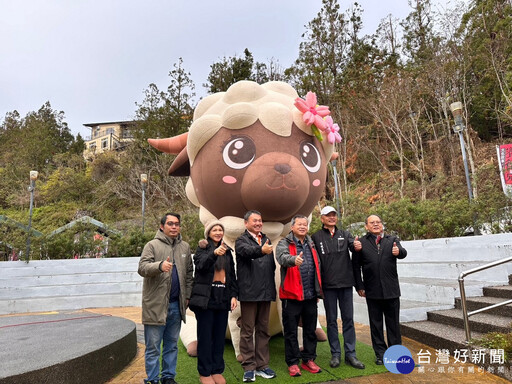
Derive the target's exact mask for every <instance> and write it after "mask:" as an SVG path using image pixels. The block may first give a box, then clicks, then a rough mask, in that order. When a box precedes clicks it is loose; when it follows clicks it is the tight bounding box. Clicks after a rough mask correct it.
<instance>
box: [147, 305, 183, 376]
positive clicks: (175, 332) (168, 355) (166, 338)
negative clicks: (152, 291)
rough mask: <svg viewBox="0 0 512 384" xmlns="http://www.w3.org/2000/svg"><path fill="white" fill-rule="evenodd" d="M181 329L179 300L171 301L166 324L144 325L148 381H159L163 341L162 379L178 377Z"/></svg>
mask: <svg viewBox="0 0 512 384" xmlns="http://www.w3.org/2000/svg"><path fill="white" fill-rule="evenodd" d="M180 329H181V314H180V304H179V301H175V302H172V303H169V309H168V311H167V321H166V323H165V325H144V340H145V343H146V353H145V364H146V375H147V376H148V378H147V380H146V381H158V380H159V377H158V376H159V373H160V346H161V344H162V341H163V343H164V345H163V353H162V377H161V378H162V380H163V379H174V378H175V377H176V363H177V360H178V338H179V336H180Z"/></svg>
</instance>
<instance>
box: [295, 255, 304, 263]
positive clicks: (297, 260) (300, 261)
mask: <svg viewBox="0 0 512 384" xmlns="http://www.w3.org/2000/svg"><path fill="white" fill-rule="evenodd" d="M302 254H303V253H302V252H301V253H299V255H298V256H296V257H295V265H296V266H297V267H300V266H301V265H302V263H303V262H304V259H303V258H302Z"/></svg>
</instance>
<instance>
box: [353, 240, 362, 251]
mask: <svg viewBox="0 0 512 384" xmlns="http://www.w3.org/2000/svg"><path fill="white" fill-rule="evenodd" d="M361 249H363V244H361V242H360V241H359V236H356V238H355V240H354V250H355V251H356V252H359V251H360V250H361Z"/></svg>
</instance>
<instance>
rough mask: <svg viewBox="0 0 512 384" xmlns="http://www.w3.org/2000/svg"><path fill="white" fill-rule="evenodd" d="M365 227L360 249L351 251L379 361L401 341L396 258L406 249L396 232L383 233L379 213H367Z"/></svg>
mask: <svg viewBox="0 0 512 384" xmlns="http://www.w3.org/2000/svg"><path fill="white" fill-rule="evenodd" d="M365 228H366V230H367V231H368V233H367V234H366V235H365V236H363V237H362V238H361V240H360V241H361V249H360V250H358V251H357V252H356V253H355V254H354V258H353V260H352V264H353V266H354V276H355V278H356V289H357V293H358V294H359V296H361V297H366V304H367V306H368V317H369V319H370V330H371V336H372V346H373V350H374V351H375V356H376V360H375V363H376V364H377V365H382V364H383V361H382V358H383V356H384V352H386V349H387V348H388V347H391V346H392V345H396V344H402V336H401V334H400V284H399V282H398V272H397V267H396V260H397V259H403V258H405V257H406V256H407V251H406V250H405V249H404V248H402V246H401V245H400V241H399V239H398V238H397V237H396V236H390V235H386V234H384V233H383V230H384V227H383V225H382V220H381V218H380V217H379V216H377V215H370V216H368V217H367V218H366V220H365ZM361 269H362V272H363V278H362V279H361ZM383 317H384V319H385V321H386V331H387V341H388V344H387V345H386V342H385V341H384V327H383V321H382V319H383Z"/></svg>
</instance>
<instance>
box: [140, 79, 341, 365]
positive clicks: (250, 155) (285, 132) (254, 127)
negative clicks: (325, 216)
mask: <svg viewBox="0 0 512 384" xmlns="http://www.w3.org/2000/svg"><path fill="white" fill-rule="evenodd" d="M329 113H330V112H329V109H328V108H327V107H325V106H318V105H317V101H316V95H315V94H314V93H312V92H309V93H308V95H307V97H306V99H305V100H303V99H300V98H299V97H298V95H297V92H296V91H295V90H294V89H293V88H292V87H291V86H290V85H288V84H286V83H284V82H278V81H273V82H268V83H265V84H262V85H259V84H257V83H255V82H252V81H240V82H237V83H235V84H233V85H232V86H231V87H229V89H228V90H227V91H226V92H219V93H215V94H213V95H210V96H207V97H205V98H204V99H202V100H201V101H200V103H199V104H198V105H197V107H196V109H195V111H194V117H193V123H192V125H191V126H190V128H189V132H187V133H184V134H182V135H180V136H176V137H173V138H169V139H149V143H150V144H151V145H152V146H153V147H155V148H156V149H158V150H160V151H163V152H167V153H172V154H175V155H177V157H176V159H175V160H174V162H173V163H172V165H171V167H170V169H169V174H170V175H171V176H190V178H189V179H188V182H187V185H186V193H187V197H188V198H189V199H190V201H191V202H192V203H193V204H194V205H196V206H198V207H199V217H200V220H201V222H202V223H203V224H204V225H207V224H208V223H209V222H210V221H211V220H220V221H221V222H222V224H223V225H224V228H225V233H224V241H225V243H226V244H227V245H229V246H230V247H231V248H234V244H235V240H236V238H237V237H238V236H240V234H241V233H242V232H243V231H244V230H245V225H244V220H243V216H244V214H245V213H246V212H247V211H248V210H257V211H259V212H261V214H262V217H263V221H264V225H263V232H264V233H265V234H266V235H267V236H268V237H269V238H270V239H271V241H272V243H273V244H277V242H278V241H279V240H280V239H282V238H283V237H284V236H286V235H287V234H288V232H289V231H290V226H289V222H290V220H291V218H292V217H293V216H294V215H296V214H303V215H306V216H307V215H310V214H311V212H312V211H313V209H314V207H315V205H316V204H317V202H318V200H319V199H320V197H321V195H322V193H323V190H324V186H325V181H326V177H327V162H328V161H329V160H330V158H331V156H332V155H333V152H334V143H335V142H337V141H340V140H341V137H340V135H339V133H338V130H339V127H338V126H337V125H336V124H333V121H332V118H331V117H330V116H328V115H329ZM235 251H236V250H235ZM276 272H277V273H276V286H279V283H280V281H279V280H280V277H279V272H278V269H277V270H276ZM239 308H240V306H238V308H237V310H236V311H234V312H233V313H231V314H230V317H229V320H228V330H227V336H230V337H231V340H232V342H233V346H234V349H235V353H236V356H237V357H239V354H240V352H239V347H238V342H239V338H240V330H239V327H238V326H237V319H238V318H239V317H240V313H239V311H240V310H239ZM280 311H281V307H280V305H274V304H273V305H272V308H271V315H270V326H269V331H270V333H271V334H272V335H275V334H278V333H280V332H281V331H282V326H281V321H280ZM187 316H188V317H187V323H186V325H185V326H184V327H182V330H181V334H180V337H181V339H182V341H183V343H184V345H185V346H186V347H187V352H188V353H189V354H190V355H191V356H195V355H196V354H197V341H196V329H195V325H196V323H195V318H194V317H193V315H190V316H189V315H187ZM317 337H318V338H319V339H322V340H325V339H326V336H325V333H324V332H323V330H322V329H321V328H320V326H318V329H317ZM300 339H301V338H300Z"/></svg>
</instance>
